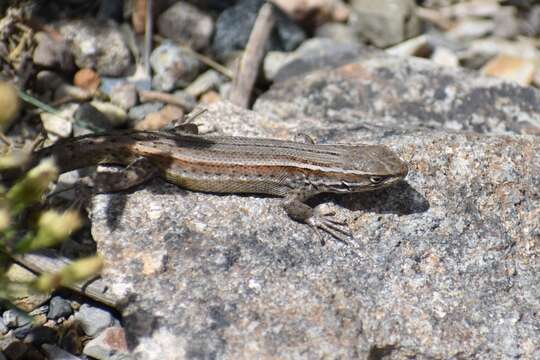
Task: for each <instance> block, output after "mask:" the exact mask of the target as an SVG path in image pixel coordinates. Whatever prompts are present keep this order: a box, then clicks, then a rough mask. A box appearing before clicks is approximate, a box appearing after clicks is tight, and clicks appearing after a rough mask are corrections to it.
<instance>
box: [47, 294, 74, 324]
mask: <svg viewBox="0 0 540 360" xmlns="http://www.w3.org/2000/svg"><path fill="white" fill-rule="evenodd" d="M72 312H73V309H72V308H71V305H70V304H69V301H67V300H65V299H63V298H61V297H60V296H54V297H53V298H52V299H51V301H50V303H49V312H48V313H47V318H49V319H53V320H57V319H59V318H67V317H68V316H69V315H71V313H72Z"/></svg>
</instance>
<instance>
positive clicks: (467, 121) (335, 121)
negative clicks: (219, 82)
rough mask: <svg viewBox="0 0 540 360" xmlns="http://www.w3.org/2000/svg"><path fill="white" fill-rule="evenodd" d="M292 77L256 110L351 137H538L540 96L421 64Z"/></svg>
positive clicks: (365, 59)
mask: <svg viewBox="0 0 540 360" xmlns="http://www.w3.org/2000/svg"><path fill="white" fill-rule="evenodd" d="M290 75H291V74H290ZM290 75H289V80H286V81H282V82H279V83H277V84H275V85H274V86H273V87H272V88H271V89H270V90H269V91H267V92H266V93H265V94H264V95H262V96H261V97H260V98H259V99H258V100H257V102H256V103H255V105H254V110H255V111H257V112H260V113H264V114H272V115H274V116H276V117H277V118H281V119H284V120H286V121H287V122H288V123H294V124H296V123H305V122H309V123H310V124H312V126H313V127H315V128H319V129H320V128H328V127H332V128H336V129H338V128H340V124H342V126H349V127H350V128H351V130H353V127H354V126H356V129H362V127H364V126H366V127H370V128H373V129H376V128H381V127H382V128H386V129H388V130H390V131H392V130H395V129H407V130H411V129H414V128H424V129H425V128H427V129H447V130H452V131H453V130H461V131H475V132H482V133H484V132H493V133H518V134H536V135H540V117H539V116H538V111H539V109H540V92H538V91H537V90H535V89H534V88H532V87H522V86H519V85H515V84H513V83H509V82H504V81H502V80H500V79H495V78H487V77H481V76H475V74H474V73H472V72H465V71H458V70H456V69H452V68H446V67H440V66H436V65H434V64H433V63H431V62H429V61H427V60H423V59H416V58H407V59H406V58H397V57H391V56H389V55H387V54H385V53H381V52H373V53H371V54H367V53H363V54H362V59H361V60H359V61H358V62H355V63H352V64H348V65H344V66H342V67H340V68H337V69H334V70H332V71H328V70H322V71H318V72H313V73H311V74H309V75H307V76H303V77H291V76H290ZM318 119H326V121H325V122H319V121H318ZM328 124H330V125H328ZM330 130H331V129H330ZM321 134H324V132H323V133H321Z"/></svg>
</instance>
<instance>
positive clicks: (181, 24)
mask: <svg viewBox="0 0 540 360" xmlns="http://www.w3.org/2000/svg"><path fill="white" fill-rule="evenodd" d="M157 27H158V29H159V32H160V34H162V35H163V36H164V37H166V38H168V39H171V40H173V41H177V42H179V43H181V44H190V46H191V47H192V48H193V49H195V50H201V49H205V48H207V47H208V44H209V43H210V38H211V37H212V33H213V31H214V22H213V21H212V18H211V17H210V16H209V15H207V14H205V13H204V12H202V11H201V10H199V9H198V8H197V7H195V6H193V5H191V4H189V3H187V2H183V1H178V2H176V3H175V4H173V5H172V6H171V7H169V8H168V9H167V10H165V11H164V12H163V13H162V14H161V15H160V16H159V18H158V21H157Z"/></svg>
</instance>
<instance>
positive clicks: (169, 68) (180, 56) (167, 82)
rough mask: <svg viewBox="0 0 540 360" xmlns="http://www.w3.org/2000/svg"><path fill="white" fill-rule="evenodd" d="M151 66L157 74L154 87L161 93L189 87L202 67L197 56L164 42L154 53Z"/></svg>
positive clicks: (153, 83)
mask: <svg viewBox="0 0 540 360" xmlns="http://www.w3.org/2000/svg"><path fill="white" fill-rule="evenodd" d="M150 64H151V66H152V69H153V70H154V72H155V76H154V79H153V80H152V87H153V88H154V89H156V90H160V91H170V90H173V89H176V88H183V87H186V86H188V85H189V84H190V83H191V82H192V81H193V79H195V77H197V75H198V74H199V71H200V69H201V67H202V64H201V62H200V61H199V60H198V59H197V58H196V57H195V55H193V54H192V53H191V52H189V51H188V50H185V49H183V48H181V47H179V46H176V45H175V44H173V43H171V42H164V43H163V44H161V45H160V46H158V47H157V48H155V49H154V51H152V55H151V56H150Z"/></svg>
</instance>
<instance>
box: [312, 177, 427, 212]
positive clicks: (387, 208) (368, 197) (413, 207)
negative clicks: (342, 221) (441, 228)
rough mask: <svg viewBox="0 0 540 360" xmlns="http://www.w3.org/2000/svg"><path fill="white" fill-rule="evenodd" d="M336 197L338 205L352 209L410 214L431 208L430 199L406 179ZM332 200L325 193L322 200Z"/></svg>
mask: <svg viewBox="0 0 540 360" xmlns="http://www.w3.org/2000/svg"><path fill="white" fill-rule="evenodd" d="M335 199H336V200H335V202H336V204H337V205H339V206H342V207H344V208H347V209H349V210H350V211H371V212H375V213H381V214H389V213H390V214H397V215H410V214H417V213H422V212H426V211H427V210H428V209H429V201H428V200H427V199H426V198H425V197H424V196H423V195H422V194H420V193H419V192H418V191H416V190H415V189H414V188H413V187H411V186H410V185H409V184H408V183H407V182H405V181H401V182H399V183H397V184H396V185H394V186H392V187H389V188H386V189H381V190H376V191H370V192H361V193H354V194H349V195H345V196H336V197H335ZM330 200H331V199H330V198H329V196H328V195H325V196H324V200H323V201H321V202H325V201H330ZM317 203H319V202H318V201H317Z"/></svg>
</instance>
